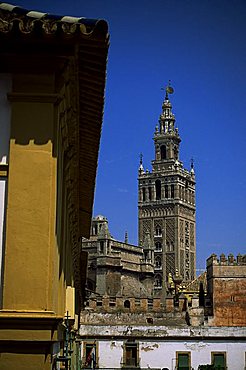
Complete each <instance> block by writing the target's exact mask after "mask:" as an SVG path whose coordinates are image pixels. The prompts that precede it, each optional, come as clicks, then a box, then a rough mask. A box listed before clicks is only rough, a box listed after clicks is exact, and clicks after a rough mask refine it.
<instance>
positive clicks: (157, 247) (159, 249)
mask: <svg viewBox="0 0 246 370" xmlns="http://www.w3.org/2000/svg"><path fill="white" fill-rule="evenodd" d="M155 249H156V250H157V251H161V250H162V245H161V243H160V242H156V243H155Z"/></svg>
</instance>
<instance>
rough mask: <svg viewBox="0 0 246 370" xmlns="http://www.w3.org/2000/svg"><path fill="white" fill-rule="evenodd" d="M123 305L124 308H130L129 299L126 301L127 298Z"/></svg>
mask: <svg viewBox="0 0 246 370" xmlns="http://www.w3.org/2000/svg"><path fill="white" fill-rule="evenodd" d="M124 307H125V308H130V307H131V305H130V301H128V299H127V300H126V301H125V302H124Z"/></svg>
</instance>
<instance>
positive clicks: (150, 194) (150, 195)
mask: <svg viewBox="0 0 246 370" xmlns="http://www.w3.org/2000/svg"><path fill="white" fill-rule="evenodd" d="M148 190H149V200H152V192H151V187H149V188H148Z"/></svg>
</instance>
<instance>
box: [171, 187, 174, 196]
mask: <svg viewBox="0 0 246 370" xmlns="http://www.w3.org/2000/svg"><path fill="white" fill-rule="evenodd" d="M171 198H174V185H173V184H172V185H171Z"/></svg>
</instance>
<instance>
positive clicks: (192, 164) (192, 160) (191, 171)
mask: <svg viewBox="0 0 246 370" xmlns="http://www.w3.org/2000/svg"><path fill="white" fill-rule="evenodd" d="M190 173H191V174H192V175H194V174H195V171H194V159H193V158H191V160H190Z"/></svg>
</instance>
